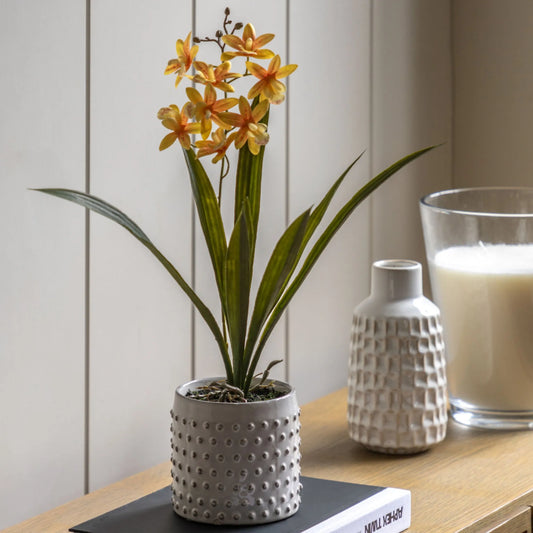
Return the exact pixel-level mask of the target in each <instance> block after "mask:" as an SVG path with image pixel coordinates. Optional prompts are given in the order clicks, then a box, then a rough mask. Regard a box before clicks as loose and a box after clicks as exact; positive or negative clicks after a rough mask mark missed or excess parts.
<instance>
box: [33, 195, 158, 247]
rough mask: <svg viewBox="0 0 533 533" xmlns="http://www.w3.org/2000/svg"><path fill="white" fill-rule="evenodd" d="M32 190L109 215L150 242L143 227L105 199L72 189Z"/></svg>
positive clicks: (131, 231) (141, 239) (108, 216)
mask: <svg viewBox="0 0 533 533" xmlns="http://www.w3.org/2000/svg"><path fill="white" fill-rule="evenodd" d="M31 190H32V191H38V192H44V193H46V194H50V195H52V196H57V197H58V198H63V199H64V200H69V201H71V202H74V203H76V204H79V205H81V206H83V207H86V208H87V209H90V210H91V211H94V212H95V213H98V214H100V215H103V216H104V217H107V218H109V219H111V220H113V221H114V222H116V223H117V224H120V225H121V226H122V227H123V228H126V229H127V230H128V231H129V232H130V233H131V234H132V235H133V236H134V237H136V238H137V239H139V240H140V241H141V242H142V243H143V244H145V245H146V244H147V243H150V239H149V238H148V237H147V236H146V234H145V233H144V232H143V231H142V229H141V228H140V227H139V226H137V224H135V222H133V220H131V218H129V217H128V216H126V215H125V214H124V213H123V212H122V211H120V210H118V209H117V208H116V207H114V206H112V205H111V204H108V203H107V202H105V201H104V200H101V199H100V198H97V197H96V196H92V195H90V194H86V193H84V192H79V191H73V190H71V189H31Z"/></svg>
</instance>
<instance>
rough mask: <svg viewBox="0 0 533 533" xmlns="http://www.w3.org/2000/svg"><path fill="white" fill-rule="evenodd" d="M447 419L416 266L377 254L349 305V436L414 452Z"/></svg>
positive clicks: (435, 341) (428, 309)
mask: <svg viewBox="0 0 533 533" xmlns="http://www.w3.org/2000/svg"><path fill="white" fill-rule="evenodd" d="M446 423H447V395H446V362H445V358H444V342H443V337H442V325H441V320H440V312H439V309H438V308H437V306H436V305H435V304H433V303H432V302H431V301H430V300H428V299H427V298H425V297H424V296H423V294H422V267H421V265H420V263H417V262H415V261H406V260H384V261H377V262H375V263H374V264H373V265H372V284H371V293H370V296H369V297H368V298H367V299H365V300H364V301H363V302H361V304H359V305H358V306H357V307H356V308H355V310H354V317H353V327H352V340H351V354H350V369H349V379H348V426H349V433H350V437H351V438H352V439H354V440H355V441H357V442H359V443H361V444H362V445H364V446H365V447H367V448H369V449H371V450H374V451H378V452H383V453H393V454H408V453H417V452H421V451H424V450H426V449H428V448H429V447H430V446H432V445H434V444H437V443H438V442H440V441H442V440H443V439H444V437H445V435H446Z"/></svg>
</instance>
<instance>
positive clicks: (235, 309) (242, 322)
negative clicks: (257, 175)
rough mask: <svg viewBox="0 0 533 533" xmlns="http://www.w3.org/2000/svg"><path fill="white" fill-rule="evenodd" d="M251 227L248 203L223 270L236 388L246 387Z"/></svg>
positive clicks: (234, 230) (233, 236) (236, 224)
mask: <svg viewBox="0 0 533 533" xmlns="http://www.w3.org/2000/svg"><path fill="white" fill-rule="evenodd" d="M247 206H248V209H247V208H246V207H247ZM251 223H252V221H251V220H250V209H249V202H245V205H244V206H243V209H242V210H241V214H240V216H239V218H238V219H237V222H236V223H235V227H234V228H233V232H232V234H231V237H230V241H229V245H228V253H227V256H226V263H225V269H224V272H225V279H224V280H225V293H226V309H227V320H228V332H229V338H230V343H231V351H232V354H233V374H234V383H233V384H234V385H237V386H238V387H242V385H243V384H242V377H241V369H242V359H243V352H244V341H245V338H246V324H247V321H248V305H249V300H250V287H251V281H252V269H251V264H250V232H251V229H250V225H251Z"/></svg>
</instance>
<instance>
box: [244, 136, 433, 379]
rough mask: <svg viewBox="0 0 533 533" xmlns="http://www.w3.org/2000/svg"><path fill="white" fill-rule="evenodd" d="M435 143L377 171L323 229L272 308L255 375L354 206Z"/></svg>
mask: <svg viewBox="0 0 533 533" xmlns="http://www.w3.org/2000/svg"><path fill="white" fill-rule="evenodd" d="M434 148H435V146H430V147H428V148H424V149H422V150H419V151H417V152H414V153H412V154H410V155H408V156H406V157H404V158H402V159H400V160H399V161H397V162H396V163H394V164H392V165H391V166H390V167H388V168H387V169H385V170H384V171H383V172H381V173H380V174H378V175H377V176H376V177H374V178H373V179H371V180H370V181H369V182H368V183H366V184H365V185H364V186H363V187H361V189H359V191H357V193H355V195H354V196H352V198H351V199H350V200H349V201H348V202H347V203H346V204H345V205H344V206H343V207H342V208H341V210H340V211H339V212H338V213H337V215H336V216H335V217H334V219H333V220H332V221H331V223H330V224H329V225H328V227H327V228H326V229H325V230H324V232H323V233H322V235H321V236H320V237H319V239H318V240H317V242H316V243H315V245H314V246H313V248H312V249H311V251H310V252H309V255H308V256H307V257H306V259H305V261H304V264H303V265H302V268H301V269H300V271H299V272H298V274H297V275H296V277H295V278H294V280H293V281H292V283H291V284H290V285H289V287H288V288H287V290H286V291H285V293H284V294H283V296H282V297H281V299H280V300H279V302H278V303H277V305H276V307H275V309H274V310H273V311H272V314H271V315H270V318H269V320H268V322H267V324H266V326H265V328H264V329H263V333H262V335H261V339H260V341H259V344H258V346H257V349H256V351H255V354H254V357H253V360H252V363H251V365H250V370H249V372H250V373H251V374H253V372H254V371H255V367H256V366H257V362H258V360H259V357H260V355H261V352H262V351H263V348H264V346H265V343H266V341H267V339H268V338H269V336H270V334H271V333H272V330H273V329H274V326H275V325H276V324H277V322H278V320H279V319H280V318H281V315H282V314H283V312H284V311H285V309H286V308H287V305H288V304H289V302H290V301H291V299H292V297H293V296H294V294H295V293H296V291H297V290H298V289H299V288H300V286H301V284H302V283H303V281H304V280H305V278H306V277H307V276H308V274H309V272H310V271H311V269H312V268H313V266H314V265H315V263H316V262H317V260H318V258H319V257H320V255H321V254H322V252H323V251H324V249H325V248H326V246H327V245H328V244H329V242H330V241H331V239H332V238H333V236H334V235H335V233H336V232H337V231H338V230H339V228H340V227H341V226H342V225H343V224H344V222H346V220H347V219H348V217H349V216H350V215H351V214H352V213H353V211H354V210H355V208H356V207H357V206H358V205H359V204H360V203H361V202H362V201H363V200H364V199H365V198H366V197H367V196H368V195H369V194H370V193H372V192H373V191H374V190H375V189H377V188H378V187H379V186H380V185H381V184H382V183H384V182H385V181H386V180H387V179H389V178H390V177H391V176H392V175H394V174H395V173H396V172H398V171H399V170H400V169H401V168H403V167H404V166H405V165H407V164H408V163H410V162H411V161H413V160H415V159H417V158H418V157H420V156H421V155H423V154H425V153H426V152H428V151H430V150H433V149H434Z"/></svg>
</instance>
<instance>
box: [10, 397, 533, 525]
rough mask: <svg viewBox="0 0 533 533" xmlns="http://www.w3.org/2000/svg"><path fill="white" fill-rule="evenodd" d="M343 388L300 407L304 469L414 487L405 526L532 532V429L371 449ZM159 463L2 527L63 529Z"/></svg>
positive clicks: (464, 431)
mask: <svg viewBox="0 0 533 533" xmlns="http://www.w3.org/2000/svg"><path fill="white" fill-rule="evenodd" d="M346 395H347V392H346V389H343V390H340V391H338V392H335V393H333V394H330V395H328V396H325V397H324V398H321V399H319V400H317V401H314V402H311V403H309V404H307V405H305V406H304V407H303V408H302V419H301V420H302V454H303V460H302V471H303V473H304V474H305V475H309V476H316V477H323V478H328V479H336V480H339V481H352V482H356V483H364V484H369V485H382V486H391V487H400V488H406V489H409V490H411V492H412V527H411V528H410V529H409V531H410V532H417V533H433V532H434V533H446V532H452V531H453V532H455V531H461V532H465V533H466V532H468V533H471V532H481V531H483V532H485V531H491V532H493V533H496V532H497V533H514V532H516V533H523V532H527V533H530V532H531V531H532V529H531V516H532V513H531V507H530V506H533V432H499V431H498V432H489V431H482V430H474V429H470V428H466V427H463V426H460V425H458V424H455V423H454V422H450V423H449V426H448V435H447V438H446V440H445V441H444V442H443V443H441V444H440V445H438V446H436V447H435V448H433V449H432V450H430V451H428V452H426V453H423V454H419V455H414V456H408V457H394V456H385V455H380V454H376V453H372V452H368V451H366V450H365V449H363V448H362V447H361V446H359V445H358V444H356V443H354V442H353V441H351V440H350V438H349V437H348V435H347V430H346ZM169 472H170V467H169V464H167V463H164V464H162V465H159V466H155V467H153V468H151V469H150V470H147V471H145V472H141V473H140V474H136V475H134V476H132V477H129V478H127V479H124V480H122V481H119V482H118V483H114V484H113V485H110V486H108V487H105V488H103V489H100V490H97V491H95V492H92V493H91V494H88V495H87V496H83V497H81V498H79V499H77V500H74V501H72V502H70V503H67V504H65V505H63V506H61V507H57V508H56V509H53V510H51V511H48V512H46V513H44V514H42V515H39V516H37V517H35V518H32V519H30V520H27V521H26V522H23V523H21V524H19V525H17V526H13V527H11V528H8V529H7V530H4V533H36V532H39V533H59V532H61V533H66V532H67V531H68V528H69V527H72V526H73V525H75V524H78V523H80V522H83V521H85V520H88V519H89V518H92V517H94V516H98V515H100V514H102V513H105V512H107V511H110V510H112V509H114V508H116V507H119V506H121V505H124V504H125V503H128V502H130V501H133V500H135V499H137V498H140V497H141V496H144V495H145V494H149V493H150V492H153V491H155V490H157V489H160V488H162V487H164V486H165V485H168V484H169V483H170V474H169Z"/></svg>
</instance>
